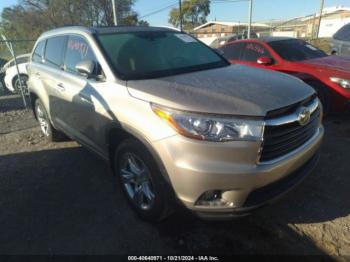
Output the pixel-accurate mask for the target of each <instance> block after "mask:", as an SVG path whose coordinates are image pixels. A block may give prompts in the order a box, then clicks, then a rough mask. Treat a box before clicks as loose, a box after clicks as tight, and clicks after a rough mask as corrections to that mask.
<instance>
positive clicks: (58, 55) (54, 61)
mask: <svg viewBox="0 0 350 262" xmlns="http://www.w3.org/2000/svg"><path fill="white" fill-rule="evenodd" d="M65 41H66V37H65V36H56V37H52V38H49V39H47V43H46V49H45V64H47V65H49V66H52V67H54V68H60V66H61V65H62V58H63V51H64V48H65Z"/></svg>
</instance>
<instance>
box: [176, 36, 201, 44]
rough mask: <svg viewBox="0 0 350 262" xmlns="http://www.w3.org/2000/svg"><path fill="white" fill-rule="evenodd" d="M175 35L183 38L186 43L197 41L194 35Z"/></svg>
mask: <svg viewBox="0 0 350 262" xmlns="http://www.w3.org/2000/svg"><path fill="white" fill-rule="evenodd" d="M175 36H176V37H177V38H179V39H181V40H182V41H183V42H185V43H193V42H197V41H196V39H194V38H193V37H191V36H189V35H185V34H175Z"/></svg>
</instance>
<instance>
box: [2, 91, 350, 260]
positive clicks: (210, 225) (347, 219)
mask: <svg viewBox="0 0 350 262" xmlns="http://www.w3.org/2000/svg"><path fill="white" fill-rule="evenodd" d="M349 120H350V116H349V115H343V116H331V117H329V118H328V119H327V120H326V121H325V127H326V136H325V140H324V144H323V146H322V149H321V159H320V163H319V165H318V167H317V168H316V170H315V171H314V172H313V174H312V175H311V176H309V177H308V178H307V179H306V180H305V181H304V182H303V183H302V184H301V185H300V186H299V187H298V188H296V189H295V190H294V191H292V192H291V193H290V194H288V195H287V196H286V197H285V198H283V199H281V200H280V201H279V202H277V203H275V204H273V205H271V206H269V207H266V208H264V209H261V210H259V211H257V212H256V213H254V214H253V215H251V216H249V217H245V218H241V219H236V220H232V221H227V222H206V221H202V220H199V219H198V218H196V217H194V216H192V215H190V214H188V213H187V212H185V211H183V210H180V211H178V213H177V214H175V215H173V216H172V217H170V218H168V219H167V220H165V221H164V222H161V223H156V224H151V223H147V222H144V221H142V220H140V219H139V218H138V217H137V216H136V215H135V214H134V213H133V211H132V210H131V209H130V208H129V205H128V203H127V202H126V200H125V199H124V197H123V195H122V193H121V191H120V190H119V187H118V186H119V185H118V184H117V181H116V179H115V178H114V177H113V176H112V174H111V171H110V169H109V167H108V165H107V164H106V163H105V162H103V161H102V160H100V159H99V158H97V157H96V156H95V155H93V154H91V153H90V152H88V151H87V150H86V149H84V148H82V147H81V146H79V145H78V144H77V143H75V142H72V141H66V142H60V143H48V142H46V141H45V139H44V138H43V137H42V136H41V134H40V130H39V127H38V126H37V124H36V122H35V120H34V117H33V116H32V113H31V112H30V111H26V110H24V109H23V108H22V104H21V99H20V98H19V97H17V96H2V97H0V210H1V216H0V232H1V233H0V254H48V255H52V254H129V255H136V254H152V255H156V254H182V255H184V254H186V255H189V254H212V255H214V254H217V255H219V254H289V255H306V254H308V255H327V256H332V257H329V259H332V260H346V259H347V258H350V168H349V166H350V164H349V161H350V121H349ZM341 256H342V257H341ZM346 256H347V257H346Z"/></svg>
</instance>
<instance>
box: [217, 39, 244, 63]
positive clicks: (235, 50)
mask: <svg viewBox="0 0 350 262" xmlns="http://www.w3.org/2000/svg"><path fill="white" fill-rule="evenodd" d="M243 46H244V43H235V44H227V45H225V46H223V47H221V48H220V50H221V51H222V52H223V55H224V57H225V58H226V59H228V60H239V59H240V56H241V52H242V49H243Z"/></svg>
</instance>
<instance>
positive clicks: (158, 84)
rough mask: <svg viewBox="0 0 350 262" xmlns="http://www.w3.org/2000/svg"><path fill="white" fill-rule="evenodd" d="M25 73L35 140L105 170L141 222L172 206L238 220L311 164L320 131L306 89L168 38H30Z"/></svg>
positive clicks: (83, 31) (80, 31)
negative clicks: (88, 157) (74, 145)
mask: <svg viewBox="0 0 350 262" xmlns="http://www.w3.org/2000/svg"><path fill="white" fill-rule="evenodd" d="M28 71H29V81H28V85H29V88H30V95H31V100H32V106H33V110H34V113H35V116H36V118H37V119H38V121H39V123H40V126H41V130H42V132H43V133H44V134H45V135H46V136H47V138H49V139H51V140H56V139H58V138H59V136H60V133H61V132H62V133H65V134H66V135H67V136H69V137H70V138H72V139H74V140H76V141H78V142H79V143H81V144H82V145H84V146H85V147H86V148H88V149H90V150H91V151H93V152H95V153H97V154H98V155H100V156H101V157H102V158H104V159H106V160H108V161H110V163H111V165H112V168H113V170H114V171H115V174H116V176H117V178H118V179H119V183H120V184H121V187H122V188H123V190H124V192H125V195H126V197H127V198H128V200H129V201H130V203H131V205H132V206H133V207H134V208H135V210H136V211H137V212H138V213H139V214H140V215H141V216H142V217H143V218H146V219H150V220H160V219H162V218H164V217H165V216H166V215H168V214H169V213H170V211H171V210H172V209H173V207H174V204H176V203H181V204H182V205H184V206H185V207H187V208H188V209H190V210H191V211H193V212H194V213H196V214H198V215H200V216H201V217H205V218H230V217H235V216H241V215H245V214H247V213H249V212H250V211H251V210H253V209H255V208H258V207H261V206H263V205H265V204H267V203H270V202H271V201H272V200H274V199H276V198H277V197H279V196H281V195H282V194H283V193H285V192H287V191H289V190H290V189H291V188H292V187H293V186H295V185H296V184H297V183H298V182H300V181H301V180H302V179H303V178H304V177H305V176H306V175H308V174H309V173H310V171H311V170H312V169H313V167H314V166H315V164H316V162H317V155H318V154H317V151H318V148H319V146H320V144H321V140H322V136H323V133H324V131H323V127H322V124H321V118H322V108H321V105H320V102H319V100H318V98H317V97H316V96H315V94H314V91H313V90H312V88H310V87H309V86H308V85H306V84H304V83H303V82H301V81H300V80H298V79H296V78H293V77H291V76H288V75H285V74H281V73H277V72H272V71H266V70H261V69H256V68H253V67H248V66H243V65H230V64H229V63H228V62H227V61H226V60H225V59H224V58H222V57H221V56H220V55H219V54H218V53H216V52H214V51H213V50H212V49H210V48H209V47H207V46H205V45H204V44H202V43H201V42H199V41H197V40H196V39H194V38H193V37H191V36H189V35H187V34H184V33H181V32H178V31H175V30H171V29H165V28H154V27H145V28H144V27H112V28H85V27H68V28H62V29H57V30H53V31H50V32H47V33H45V34H43V35H42V36H41V37H40V38H39V39H38V41H37V43H36V45H35V47H34V50H33V54H32V59H31V62H30V64H29V66H28Z"/></svg>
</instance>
